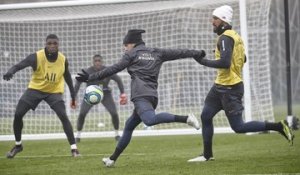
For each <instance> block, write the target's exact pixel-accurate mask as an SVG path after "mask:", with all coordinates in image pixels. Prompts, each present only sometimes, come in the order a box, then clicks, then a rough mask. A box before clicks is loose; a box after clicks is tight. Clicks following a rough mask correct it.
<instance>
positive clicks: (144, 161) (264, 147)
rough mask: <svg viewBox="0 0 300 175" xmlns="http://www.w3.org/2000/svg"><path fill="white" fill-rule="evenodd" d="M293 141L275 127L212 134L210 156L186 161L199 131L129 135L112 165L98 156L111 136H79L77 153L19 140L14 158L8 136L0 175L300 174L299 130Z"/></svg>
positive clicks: (197, 146)
mask: <svg viewBox="0 0 300 175" xmlns="http://www.w3.org/2000/svg"><path fill="white" fill-rule="evenodd" d="M295 134H296V139H295V142H294V146H290V145H289V144H288V143H287V141H286V140H285V139H284V138H283V137H282V136H281V135H279V134H277V133H271V134H253V135H245V134H216V135H215V136H214V157H215V159H216V160H215V161H210V162H201V163H188V162H187V160H188V159H190V158H193V157H195V156H197V155H198V154H199V153H200V152H201V150H202V139H201V136H200V135H186V136H145V137H133V139H132V142H131V143H130V144H129V146H128V147H127V149H126V150H125V152H124V153H123V154H122V155H121V156H120V158H119V159H118V161H117V163H116V165H115V167H113V168H106V167H104V165H103V164H102V162H101V159H102V158H103V157H105V156H109V155H110V154H111V153H112V152H113V150H114V148H115V145H116V142H115V141H114V139H113V138H99V139H92V138H86V139H84V138H83V139H82V141H81V143H79V144H78V148H79V150H80V153H81V154H82V156H81V157H79V158H73V157H71V154H70V148H69V144H68V142H67V140H66V139H62V140H45V141H26V140H25V141H24V142H23V146H24V150H23V152H21V153H19V154H18V155H17V156H16V157H15V158H14V159H6V157H5V154H6V152H7V151H9V150H10V149H11V147H12V146H13V144H14V142H12V141H5V142H4V141H2V142H0V154H1V155H2V156H0V175H60V174H61V175H96V174H97V175H99V174H103V175H104V174H109V175H127V174H128V175H129V174H130V175H132V174H137V175H152V174H153V175H154V174H155V175H158V174H159V175H177V174H178V175H193V174H197V175H199V174H205V175H210V174H297V173H298V174H300V139H298V136H299V135H300V131H297V132H295Z"/></svg>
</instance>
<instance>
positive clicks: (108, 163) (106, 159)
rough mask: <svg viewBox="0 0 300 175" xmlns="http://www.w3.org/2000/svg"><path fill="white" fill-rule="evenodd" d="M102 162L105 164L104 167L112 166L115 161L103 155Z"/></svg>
mask: <svg viewBox="0 0 300 175" xmlns="http://www.w3.org/2000/svg"><path fill="white" fill-rule="evenodd" d="M102 162H103V163H104V165H105V166H106V167H112V166H114V164H115V161H114V160H110V158H109V157H104V158H103V159H102Z"/></svg>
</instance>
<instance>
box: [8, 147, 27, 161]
mask: <svg viewBox="0 0 300 175" xmlns="http://www.w3.org/2000/svg"><path fill="white" fill-rule="evenodd" d="M21 151H23V146H22V145H15V146H14V147H13V148H12V149H11V150H10V151H9V152H8V153H7V154H6V157H7V158H9V159H12V158H14V157H15V155H16V154H18V153H19V152H21Z"/></svg>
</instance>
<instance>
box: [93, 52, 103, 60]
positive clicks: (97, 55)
mask: <svg viewBox="0 0 300 175" xmlns="http://www.w3.org/2000/svg"><path fill="white" fill-rule="evenodd" d="M96 57H99V58H100V60H101V61H102V56H101V55H99V54H96V55H94V56H93V60H95V58H96Z"/></svg>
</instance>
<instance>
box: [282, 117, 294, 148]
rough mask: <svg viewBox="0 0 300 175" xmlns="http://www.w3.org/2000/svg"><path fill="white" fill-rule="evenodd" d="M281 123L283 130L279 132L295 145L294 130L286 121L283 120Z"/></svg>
mask: <svg viewBox="0 0 300 175" xmlns="http://www.w3.org/2000/svg"><path fill="white" fill-rule="evenodd" d="M280 123H281V125H282V129H281V130H279V131H278V132H279V133H280V134H281V135H283V136H284V137H285V138H286V139H287V140H288V141H289V142H291V145H293V141H294V137H295V135H294V133H293V131H292V129H291V128H290V127H289V125H288V122H287V121H286V120H281V121H280Z"/></svg>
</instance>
